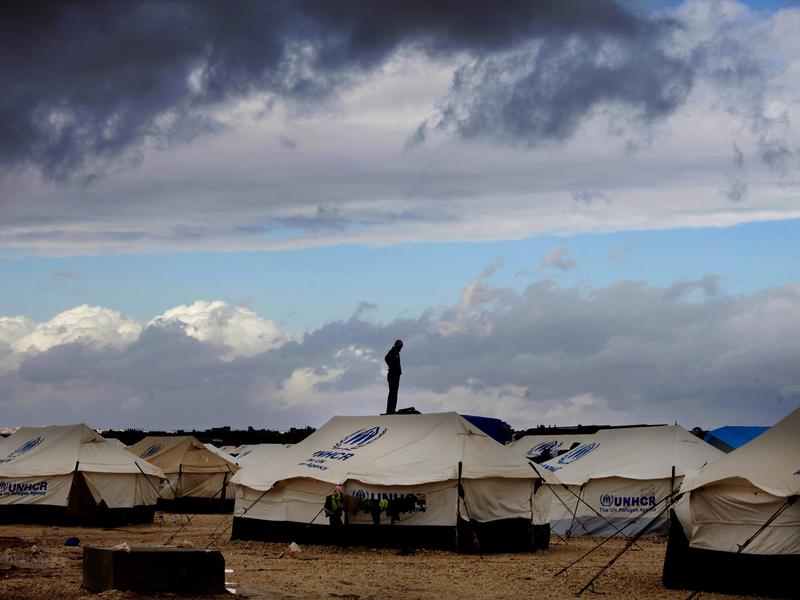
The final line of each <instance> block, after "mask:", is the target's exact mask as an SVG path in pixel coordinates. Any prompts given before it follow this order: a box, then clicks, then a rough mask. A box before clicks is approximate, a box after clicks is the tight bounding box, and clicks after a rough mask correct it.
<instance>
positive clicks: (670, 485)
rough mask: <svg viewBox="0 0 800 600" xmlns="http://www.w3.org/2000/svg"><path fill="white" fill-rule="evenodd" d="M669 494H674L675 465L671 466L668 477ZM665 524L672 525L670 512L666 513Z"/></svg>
mask: <svg viewBox="0 0 800 600" xmlns="http://www.w3.org/2000/svg"><path fill="white" fill-rule="evenodd" d="M669 493H670V494H674V493H675V465H672V474H671V475H670V478H669ZM667 524H668V525H671V524H672V511H670V512H668V513H667Z"/></svg>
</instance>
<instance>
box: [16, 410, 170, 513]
mask: <svg viewBox="0 0 800 600" xmlns="http://www.w3.org/2000/svg"><path fill="white" fill-rule="evenodd" d="M76 471H77V472H80V473H83V475H84V478H85V480H86V481H87V487H88V488H89V490H90V492H91V494H92V496H93V497H94V499H95V502H96V503H98V504H99V502H100V501H105V502H106V504H107V505H108V506H109V508H126V507H133V506H141V505H152V504H154V503H155V500H156V494H155V491H154V489H153V488H157V487H158V485H159V482H160V481H161V479H162V478H163V477H164V474H163V472H162V471H161V470H160V469H158V468H157V467H154V466H153V465H151V464H149V463H147V462H146V461H144V460H141V459H139V458H137V457H136V456H135V455H133V454H131V453H130V452H128V451H127V449H125V448H124V447H122V446H120V445H119V444H117V443H114V442H111V441H109V440H106V439H105V438H104V437H102V436H101V435H100V434H98V433H97V432H95V431H93V430H92V429H90V428H89V427H87V426H86V425H84V424H77V425H64V426H53V427H25V428H21V429H19V430H18V431H17V432H15V433H14V434H13V435H11V436H9V437H8V438H6V439H4V440H0V505H4V504H43V505H48V506H66V505H67V503H68V498H69V493H70V490H71V489H72V482H73V476H74V473H75V472H76Z"/></svg>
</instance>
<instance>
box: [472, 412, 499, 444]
mask: <svg viewBox="0 0 800 600" xmlns="http://www.w3.org/2000/svg"><path fill="white" fill-rule="evenodd" d="M461 416H462V417H464V418H465V419H466V420H467V421H469V422H470V423H472V424H473V425H475V427H477V428H478V429H480V430H481V431H482V432H483V433H485V434H486V435H488V436H489V437H490V438H493V439H495V440H497V441H498V442H500V443H501V444H505V443H506V441H507V440H508V428H507V427H506V424H505V422H504V421H502V420H501V419H493V418H492V417H476V416H475V415H461Z"/></svg>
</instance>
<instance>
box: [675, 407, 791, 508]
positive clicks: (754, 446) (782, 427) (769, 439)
mask: <svg viewBox="0 0 800 600" xmlns="http://www.w3.org/2000/svg"><path fill="white" fill-rule="evenodd" d="M730 479H745V480H747V481H749V482H750V483H751V484H753V485H754V486H755V487H757V488H759V489H762V490H764V491H765V492H767V493H769V494H772V495H774V496H778V497H781V498H783V497H788V496H794V495H796V494H800V408H798V409H796V410H795V411H794V412H792V413H791V414H789V415H787V416H786V417H784V418H783V419H781V420H780V421H779V422H778V423H776V424H775V425H774V426H773V427H771V428H769V429H768V430H767V431H765V432H764V433H762V434H761V435H759V436H758V437H756V438H755V439H753V440H752V441H751V442H749V443H747V444H745V445H744V446H742V447H741V448H737V449H736V450H734V451H733V452H731V453H730V454H726V455H725V456H723V457H722V458H720V459H719V460H717V461H715V462H713V463H711V464H708V465H706V466H705V467H704V468H702V469H701V470H700V471H699V472H698V473H696V474H695V475H694V476H692V477H691V478H687V479H686V480H685V481H684V482H683V485H682V486H681V491H682V492H689V491H691V490H695V489H698V488H701V487H704V486H707V485H711V484H714V483H717V482H720V481H723V480H730Z"/></svg>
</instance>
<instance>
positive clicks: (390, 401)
mask: <svg viewBox="0 0 800 600" xmlns="http://www.w3.org/2000/svg"><path fill="white" fill-rule="evenodd" d="M387 381H388V382H389V396H388V397H387V398H386V414H387V415H393V414H394V413H395V411H396V410H397V389H398V388H399V387H400V378H399V377H398V378H396V379H395V378H391V379H387Z"/></svg>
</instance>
